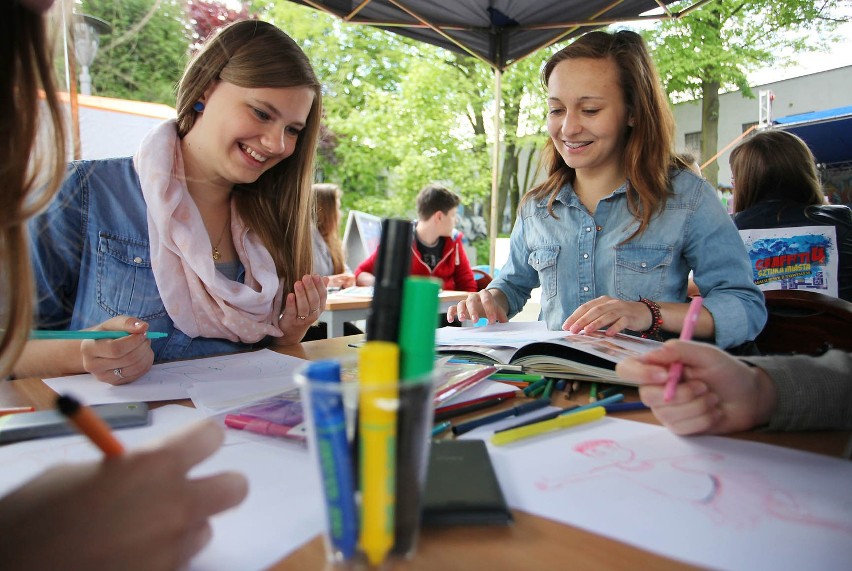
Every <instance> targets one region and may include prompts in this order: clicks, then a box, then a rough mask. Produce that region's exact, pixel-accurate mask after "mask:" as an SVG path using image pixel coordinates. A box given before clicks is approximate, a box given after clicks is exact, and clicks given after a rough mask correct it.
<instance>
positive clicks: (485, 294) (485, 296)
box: [447, 289, 509, 325]
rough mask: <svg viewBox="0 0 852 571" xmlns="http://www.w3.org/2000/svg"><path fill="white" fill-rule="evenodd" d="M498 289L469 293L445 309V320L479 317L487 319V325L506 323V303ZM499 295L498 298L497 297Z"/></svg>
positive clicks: (474, 320)
mask: <svg viewBox="0 0 852 571" xmlns="http://www.w3.org/2000/svg"><path fill="white" fill-rule="evenodd" d="M494 292H500V290H489V289H483V290H480V291H478V292H475V293H471V294H470V295H468V296H467V299H465V300H464V301H460V302H458V303H457V304H456V305H454V306H452V307H451V308H450V309H448V310H447V322H448V323H452V322H453V321H455V319H456V318H458V320H459V321H473V322H476V321H479V318H480V317H485V318H487V319H488V323H489V325H490V324H492V323H506V322H507V321H509V318H508V317H506V312H507V309H508V308H507V307H506V306H507V305H508V304H506V303H505V297H504V296H503V294H502V292H500V293H496V294H495V293H494ZM498 295H499V298H498Z"/></svg>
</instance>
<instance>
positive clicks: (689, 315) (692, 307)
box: [663, 296, 704, 402]
mask: <svg viewBox="0 0 852 571" xmlns="http://www.w3.org/2000/svg"><path fill="white" fill-rule="evenodd" d="M703 302H704V300H703V299H701V297H700V296H695V297H693V298H692V301H691V302H690V303H689V309H688V310H687V311H686V317H684V318H683V329H681V331H680V340H681V341H691V340H692V333H693V332H694V331H695V322H696V321H698V316H699V315H700V314H701V304H702V303H703ZM681 373H683V363H681V362H680V361H678V362H677V363H672V365H671V367H669V378H668V379H666V388H665V391H664V392H663V402H669V401H670V400H672V397H673V396H674V392H675V388H677V384H678V382H679V381H680V375H681Z"/></svg>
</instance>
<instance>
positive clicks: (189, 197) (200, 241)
mask: <svg viewBox="0 0 852 571" xmlns="http://www.w3.org/2000/svg"><path fill="white" fill-rule="evenodd" d="M270 54H275V57H270ZM177 115H178V116H177V120H176V121H168V122H165V123H163V124H161V125H160V126H158V127H156V128H155V129H154V130H153V131H152V132H151V133H149V134H148V135H147V137H146V139H145V141H143V143H142V145H141V147H140V151H139V152H138V153H137V155H136V156H134V157H127V158H120V159H109V160H100V161H83V162H75V163H72V164H71V166H70V168H69V176H68V178H67V179H66V181H65V182H64V184H63V186H62V188H61V189H60V192H59V195H58V197H57V199H56V200H55V201H54V202H53V203H52V205H51V207H50V208H49V209H48V210H47V211H46V212H45V213H43V214H42V215H41V216H39V217H38V218H37V219H36V220H34V222H33V224H32V225H31V228H30V233H31V236H32V240H33V245H32V256H33V261H34V268H35V278H36V284H37V290H38V291H37V293H38V298H37V299H38V308H37V309H38V312H37V317H36V319H37V325H38V327H40V328H44V329H83V328H93V327H94V328H98V329H106V330H119V331H126V332H128V333H131V335H129V336H127V337H124V338H120V339H115V340H101V341H92V340H87V341H82V342H80V341H30V342H29V343H28V344H27V347H26V350H25V353H24V355H23V357H22V359H21V360H20V362H19V364H18V366H17V367H16V369H15V373H16V374H17V375H28V376H50V375H57V374H69V373H80V372H85V371H88V372H90V373H92V374H94V375H95V376H96V377H97V378H99V379H100V380H103V381H106V382H109V383H113V384H121V383H126V382H130V381H132V380H134V379H136V378H138V377H139V376H141V375H142V374H144V373H145V372H146V371H148V370H149V369H150V367H151V364H152V362H154V361H161V360H169V359H184V358H190V357H199V356H204V355H211V354H216V353H227V352H234V351H238V350H244V349H248V348H251V347H253V346H255V345H256V344H258V343H260V342H265V341H269V340H270V339H271V340H272V342H273V343H274V344H281V345H286V344H293V343H298V342H299V341H300V340H301V339H302V337H303V335H304V334H305V332H306V330H307V329H308V327H309V326H310V325H311V324H312V323H314V322H315V321H316V319H317V317H318V315H319V311H321V310H322V308H323V307H325V298H326V288H325V283H324V279H323V278H321V277H320V276H318V275H311V268H312V253H311V224H312V222H311V216H310V215H309V213H310V212H311V211H312V209H313V193H312V190H311V179H312V172H313V161H314V156H315V149H316V141H317V137H318V133H319V124H320V117H321V115H322V99H321V92H320V83H319V81H318V80H317V78H316V76H315V75H314V72H313V69H312V67H311V65H310V62H309V61H308V59H307V57H306V56H305V54H304V53H303V52H302V50H301V49H300V48H299V47H298V45H297V44H296V43H295V42H294V41H293V40H292V39H291V38H290V37H289V36H287V35H286V34H285V33H284V32H282V31H281V30H279V29H277V28H276V27H275V26H272V25H271V24H267V23H264V22H259V21H254V20H249V21H243V22H237V23H234V24H231V25H229V26H227V27H225V28H223V29H221V30H220V31H219V32H218V33H215V34H213V35H211V37H210V38H209V39H208V40H207V42H206V43H205V46H204V47H203V49H202V50H201V51H200V52H199V53H198V54H197V56H196V57H195V58H194V60H193V61H192V62H190V64H189V65H188V66H187V69H186V71H185V73H184V76H183V78H182V79H181V82H180V85H179V88H178V96H177ZM148 330H150V331H162V332H165V333H168V337H166V338H164V339H156V340H153V341H151V340H148V339H146V337H145V336H144V335H143V334H144V333H145V332H146V331H148Z"/></svg>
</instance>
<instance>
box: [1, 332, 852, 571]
mask: <svg viewBox="0 0 852 571" xmlns="http://www.w3.org/2000/svg"><path fill="white" fill-rule="evenodd" d="M361 338H362V336H350V337H338V338H335V339H324V340H320V341H311V342H308V343H302V344H301V345H297V346H295V347H292V348H289V349H288V350H286V351H284V350H282V351H281V352H282V353H286V354H288V355H292V356H294V357H300V358H303V359H310V360H318V359H329V358H340V357H344V356H345V355H346V354H354V352H355V349H352V348H351V347H349V346H348V344H349V343H352V342H353V341H360V340H361ZM55 398H56V394H55V393H54V392H53V391H52V390H51V389H50V388H49V387H48V386H47V385H45V384H44V383H43V382H41V381H40V380H39V379H22V380H17V381H10V382H2V383H0V406H26V405H33V406H35V407H36V408H39V409H46V408H51V407H52V406H53V403H54V399H55ZM553 398H554V404H558V405H560V406H566V405H568V404H572V403H574V402H577V403H579V402H583V403H584V402H585V400H586V398H585V395H582V394H581V395H580V396H579V399H578V401H572V400H567V399H565V398H564V396H563V395H562V394H555V395H554V397H553ZM162 404H169V403H155V405H162ZM171 404H174V402H173V403H171ZM178 404H187V405H188V404H190V402H189V401H178ZM616 416H618V417H620V418H626V419H630V420H637V421H640V422H649V423H653V424H657V422H656V420H655V419H654V416H653V415H652V414H651V413H650V412H648V411H636V412H627V413H620V414H617V415H616ZM849 436H850V433H849V432H794V433H768V432H746V433H741V434H735V435H733V437H734V438H740V439H744V440H752V441H759V442H764V443H767V444H775V445H780V446H787V447H790V448H795V449H799V450H808V451H811V452H816V453H821V454H827V455H831V456H841V455H842V454H843V452H844V450H845V447H846V443H847V441H848V439H849ZM513 515H514V518H515V522H514V524H513V525H511V526H509V527H452V528H444V529H429V528H427V529H424V530H423V532H422V533H421V536H420V543H419V545H418V548H417V556H416V557H415V558H413V559H412V560H411V561H392V562H390V563H389V564H388V565H387V566H385V567H383V569H399V570H404V571H420V570H423V571H427V570H428V571H433V570H439V569H440V570H442V571H443V570H456V569H459V570H461V569H487V570H488V571H501V570H504V569H505V570H507V571H508V570H512V571H516V570H519V569H561V568H572V569H582V570H592V571H594V570H624V571H632V570H636V569H655V570H662V571H666V570H670V569H671V570H674V569H677V570H684V569H696V567H693V566H690V565H687V564H685V563H682V562H680V561H674V560H672V559H667V558H665V557H663V556H660V555H657V554H654V553H650V552H647V551H643V550H641V549H639V548H636V547H633V546H630V545H627V544H624V543H619V542H617V541H614V540H612V539H609V538H606V537H603V536H600V535H597V534H595V533H592V532H589V531H585V530H583V529H580V528H576V527H573V526H569V525H564V524H561V523H557V522H554V521H551V520H547V519H544V518H541V517H537V516H534V515H530V514H527V513H524V512H520V511H517V510H513ZM326 568H327V567H326V565H325V551H324V548H323V544H322V539H321V538H320V537H316V538H315V539H313V540H312V541H310V542H308V543H307V544H305V545H303V546H302V547H301V548H299V549H298V550H296V551H295V552H293V553H292V554H290V555H289V556H288V557H286V558H284V559H283V560H282V561H280V562H278V563H277V564H276V565H274V566H273V567H272V568H271V569H272V570H275V571H304V570H314V569H326Z"/></svg>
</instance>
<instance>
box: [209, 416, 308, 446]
mask: <svg viewBox="0 0 852 571" xmlns="http://www.w3.org/2000/svg"><path fill="white" fill-rule="evenodd" d="M225 426H227V427H229V428H235V429H237V430H246V431H248V432H254V433H256V434H266V435H268V436H279V437H281V438H287V439H290V440H299V441H301V442H304V441H305V437H304V435H302V434H299V433H298V432H297V431H294V430H293V427H292V426H284V425H283V424H276V423H274V422H269V421H268V420H263V419H262V418H255V417H253V416H246V415H242V414H228V415H225Z"/></svg>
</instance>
